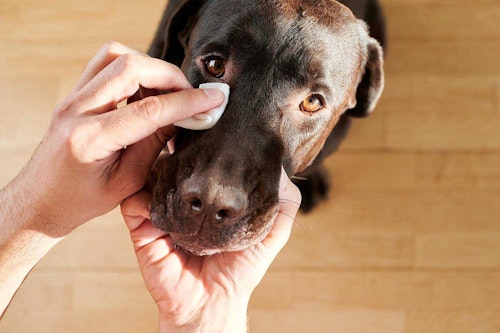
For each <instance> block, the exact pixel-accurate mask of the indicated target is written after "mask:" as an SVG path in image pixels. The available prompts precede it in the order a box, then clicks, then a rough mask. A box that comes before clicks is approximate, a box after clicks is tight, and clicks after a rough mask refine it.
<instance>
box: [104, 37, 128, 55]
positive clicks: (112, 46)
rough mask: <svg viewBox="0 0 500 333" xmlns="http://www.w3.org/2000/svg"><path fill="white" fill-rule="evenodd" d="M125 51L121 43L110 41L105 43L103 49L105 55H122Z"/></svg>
mask: <svg viewBox="0 0 500 333" xmlns="http://www.w3.org/2000/svg"><path fill="white" fill-rule="evenodd" d="M122 49H123V45H122V44H121V43H118V42H116V41H114V40H108V41H106V42H104V44H103V45H102V47H101V50H102V51H103V52H104V53H105V54H117V53H121V52H120V50H122Z"/></svg>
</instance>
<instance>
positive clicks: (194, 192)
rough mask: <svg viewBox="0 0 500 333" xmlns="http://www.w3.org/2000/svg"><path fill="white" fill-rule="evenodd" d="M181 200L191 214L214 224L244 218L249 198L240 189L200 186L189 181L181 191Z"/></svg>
mask: <svg viewBox="0 0 500 333" xmlns="http://www.w3.org/2000/svg"><path fill="white" fill-rule="evenodd" d="M181 199H182V200H183V202H184V204H185V205H187V207H189V208H190V210H191V212H190V213H192V214H193V215H197V216H200V217H203V218H205V217H206V218H208V220H209V221H211V222H213V223H222V222H224V221H226V220H228V219H237V218H239V217H242V216H243V215H244V214H245V211H246V208H247V197H246V196H245V194H244V193H243V192H242V191H241V190H240V189H238V188H236V187H233V186H225V185H220V184H207V186H200V185H199V184H196V183H195V182H193V181H188V182H187V184H184V186H183V187H182V189H181Z"/></svg>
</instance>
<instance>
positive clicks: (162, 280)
mask: <svg viewBox="0 0 500 333" xmlns="http://www.w3.org/2000/svg"><path fill="white" fill-rule="evenodd" d="M300 202H301V196H300V192H299V190H298V188H297V187H296V186H295V185H294V184H293V183H292V182H291V181H290V180H289V179H288V177H287V176H286V174H285V172H284V171H283V172H282V177H281V182H280V210H279V214H278V216H277V217H276V221H275V223H274V226H273V229H272V231H271V233H270V234H269V235H268V236H267V237H266V238H265V239H264V240H263V241H262V242H261V243H259V244H257V245H255V246H253V247H251V248H249V249H247V250H245V251H241V252H225V253H221V254H216V255H213V256H206V257H197V256H193V255H190V254H188V253H186V252H184V251H183V250H181V249H177V248H176V247H175V245H174V244H173V242H172V239H171V237H170V236H169V235H168V234H167V233H165V232H163V231H161V230H159V229H157V228H155V227H154V226H153V225H152V224H151V220H150V214H149V205H150V203H151V195H150V194H149V193H147V192H146V191H141V192H139V193H137V194H135V195H134V196H132V197H130V198H128V199H127V200H125V201H124V202H123V203H122V205H121V209H122V214H123V216H124V219H125V222H126V224H127V226H128V228H129V230H130V235H131V238H132V241H133V243H134V249H135V252H136V255H137V260H138V262H139V267H140V269H141V272H142V275H143V278H144V281H145V283H146V286H147V288H148V290H149V292H150V293H151V295H152V297H153V299H154V301H155V303H156V305H157V306H158V309H159V312H160V329H159V331H160V332H172V331H175V332H184V331H185V332H246V310H247V305H248V301H249V299H250V295H251V293H252V291H253V290H254V289H255V287H256V286H257V285H258V283H259V282H260V281H261V279H262V278H263V276H264V274H265V272H266V271H267V269H268V268H269V266H270V265H271V262H272V261H273V260H274V258H275V257H276V255H277V254H278V252H279V251H280V250H281V249H282V248H283V246H284V245H285V244H286V242H287V241H288V238H289V236H290V233H291V229H292V225H293V221H294V219H295V215H296V214H297V210H298V208H299V206H300Z"/></svg>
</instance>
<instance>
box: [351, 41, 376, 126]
mask: <svg viewBox="0 0 500 333" xmlns="http://www.w3.org/2000/svg"><path fill="white" fill-rule="evenodd" d="M367 42H368V46H367V50H368V57H367V61H366V65H365V71H364V74H363V77H362V78H361V81H360V83H359V85H358V89H357V90H356V101H355V104H356V105H355V106H354V107H353V108H352V109H350V110H347V111H346V114H347V115H349V116H351V117H358V118H361V117H366V116H368V115H369V114H370V113H371V112H372V111H373V110H374V109H375V106H376V105H377V102H378V100H379V99H380V96H381V95H382V91H383V90H384V68H383V66H384V58H383V51H382V47H381V46H380V44H379V43H378V42H377V40H376V39H374V38H372V37H368V39H367ZM352 104H354V101H353V103H352Z"/></svg>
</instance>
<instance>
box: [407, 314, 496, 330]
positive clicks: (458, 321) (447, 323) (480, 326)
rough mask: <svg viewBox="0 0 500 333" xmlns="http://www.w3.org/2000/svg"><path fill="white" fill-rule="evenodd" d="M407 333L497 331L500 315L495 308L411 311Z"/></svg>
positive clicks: (408, 315) (408, 316)
mask: <svg viewBox="0 0 500 333" xmlns="http://www.w3.org/2000/svg"><path fill="white" fill-rule="evenodd" d="M406 325H407V330H406V332H407V333H422V332H426V333H442V332H453V333H497V332H499V331H500V317H499V316H498V311H495V310H481V311H477V310H465V311H464V310H458V311H446V310H437V311H436V310H433V311H410V312H409V313H408V314H407V318H406Z"/></svg>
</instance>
